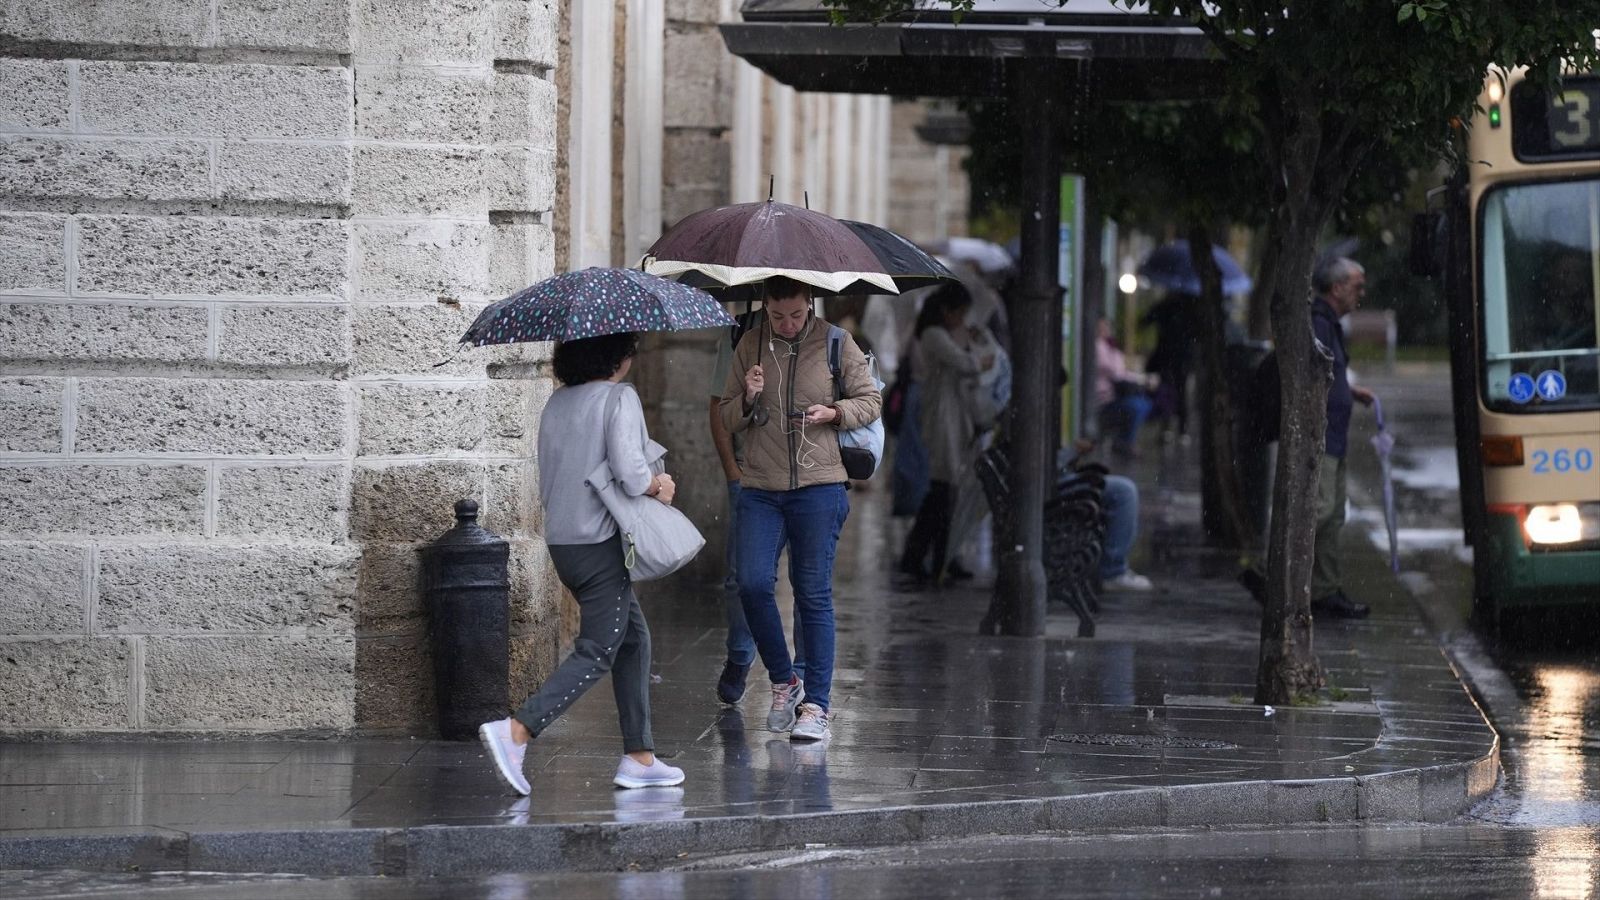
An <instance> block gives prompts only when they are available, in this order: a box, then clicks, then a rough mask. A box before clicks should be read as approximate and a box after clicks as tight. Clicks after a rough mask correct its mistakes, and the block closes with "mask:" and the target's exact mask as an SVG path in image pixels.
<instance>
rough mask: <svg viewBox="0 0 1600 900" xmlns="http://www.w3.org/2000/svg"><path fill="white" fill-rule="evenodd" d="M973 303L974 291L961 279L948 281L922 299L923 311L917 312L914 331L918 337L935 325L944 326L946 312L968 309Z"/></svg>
mask: <svg viewBox="0 0 1600 900" xmlns="http://www.w3.org/2000/svg"><path fill="white" fill-rule="evenodd" d="M971 305H972V292H970V291H968V290H967V286H966V285H964V284H962V283H961V282H959V281H947V282H945V283H944V284H942V285H940V286H939V288H938V289H937V290H935V291H934V292H933V293H932V294H929V295H928V297H927V298H926V299H925V300H923V301H922V311H921V312H919V313H917V322H916V325H915V326H913V328H912V333H913V334H915V335H916V336H918V337H921V336H922V333H923V332H924V331H927V330H928V329H929V328H932V327H933V326H935V325H939V326H943V325H944V317H945V314H946V313H953V312H955V311H956V310H959V309H966V308H967V307H969V306H971Z"/></svg>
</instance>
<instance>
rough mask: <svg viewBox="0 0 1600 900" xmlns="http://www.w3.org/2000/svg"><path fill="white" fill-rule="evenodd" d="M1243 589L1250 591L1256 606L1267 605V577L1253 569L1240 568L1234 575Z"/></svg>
mask: <svg viewBox="0 0 1600 900" xmlns="http://www.w3.org/2000/svg"><path fill="white" fill-rule="evenodd" d="M1236 577H1237V578H1238V580H1239V583H1240V584H1242V585H1244V589H1245V590H1247V591H1249V592H1250V596H1251V598H1253V599H1254V600H1255V601H1256V605H1257V606H1266V605H1267V577H1266V576H1265V575H1262V574H1261V573H1260V572H1258V571H1256V570H1255V569H1240V570H1239V574H1238V575H1237V576H1236Z"/></svg>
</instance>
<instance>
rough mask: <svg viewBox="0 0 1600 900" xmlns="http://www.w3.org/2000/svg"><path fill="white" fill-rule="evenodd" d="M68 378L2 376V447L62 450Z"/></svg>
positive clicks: (0, 443) (31, 451) (0, 417)
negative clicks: (62, 421) (62, 427)
mask: <svg viewBox="0 0 1600 900" xmlns="http://www.w3.org/2000/svg"><path fill="white" fill-rule="evenodd" d="M66 384H67V382H66V379H64V378H0V423H4V424H3V425H0V450H11V451H18V452H23V453H60V452H61V410H62V405H63V398H64V397H65V393H66Z"/></svg>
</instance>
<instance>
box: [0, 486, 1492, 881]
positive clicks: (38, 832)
mask: <svg viewBox="0 0 1600 900" xmlns="http://www.w3.org/2000/svg"><path fill="white" fill-rule="evenodd" d="M1144 469H1145V470H1146V471H1144V472H1142V473H1141V474H1142V477H1141V479H1140V480H1141V489H1142V491H1143V493H1144V518H1145V525H1146V527H1145V530H1144V533H1143V534H1142V535H1141V541H1140V552H1139V554H1138V555H1137V556H1136V558H1135V563H1136V567H1137V568H1139V569H1140V570H1141V571H1146V572H1147V573H1148V574H1150V575H1151V576H1152V577H1153V578H1154V580H1155V581H1156V583H1157V586H1158V590H1157V591H1155V592H1153V593H1150V594H1110V595H1107V596H1106V597H1105V598H1104V599H1103V604H1104V609H1103V612H1102V614H1101V616H1100V620H1099V624H1100V628H1099V636H1098V637H1096V638H1093V639H1077V638H1075V637H1071V635H1072V634H1074V633H1075V626H1076V622H1075V619H1073V617H1072V616H1071V614H1070V613H1069V612H1068V611H1067V610H1065V609H1064V608H1062V609H1059V610H1053V611H1052V617H1051V623H1050V635H1049V636H1047V637H1046V638H1044V639H1021V638H996V637H980V636H978V635H977V633H976V631H977V623H978V621H979V619H980V617H981V616H982V614H983V612H984V609H985V607H986V605H987V603H988V594H989V582H988V580H987V579H985V578H984V577H983V576H982V575H980V576H979V578H978V580H976V581H974V582H972V583H971V584H970V585H968V586H964V587H959V588H947V589H944V590H937V591H928V592H923V593H900V592H895V591H894V590H892V588H891V583H890V579H889V575H888V568H889V562H890V560H892V558H893V556H894V554H893V553H892V552H890V551H889V548H890V547H891V546H893V540H892V538H893V537H894V536H895V535H897V534H898V533H899V532H900V531H901V530H903V525H896V524H893V523H891V522H890V520H889V519H888V517H887V513H886V508H887V502H886V500H887V498H886V497H884V496H883V494H882V493H881V489H880V491H879V492H870V493H855V494H852V500H853V504H854V510H853V512H852V516H851V519H850V523H849V525H848V526H847V529H846V535H845V538H844V542H843V544H842V546H841V555H840V562H839V567H838V570H837V577H836V585H837V587H836V591H837V595H836V607H837V609H838V631H839V640H838V660H837V669H836V674H835V682H834V688H833V696H834V722H833V732H834V733H833V735H832V737H831V739H830V740H828V741H827V742H825V743H823V744H803V743H791V742H790V741H789V740H788V737H787V735H780V734H772V733H769V732H767V731H766V730H765V727H764V725H765V712H766V702H767V699H768V696H767V691H766V690H765V688H764V685H763V684H762V681H763V678H762V673H761V672H760V669H759V664H758V666H757V669H756V671H755V672H753V673H752V689H751V690H750V691H749V693H748V694H747V695H746V697H745V699H744V701H743V702H742V703H741V704H740V705H739V706H737V707H723V706H722V705H720V704H719V703H718V702H717V700H716V697H715V694H714V685H715V681H716V678H717V675H718V673H719V671H720V668H721V663H722V659H723V650H722V639H723V630H722V625H721V614H720V607H719V604H720V598H719V597H718V596H716V594H715V593H713V592H707V593H705V594H704V595H701V596H694V597H687V596H684V597H666V596H661V595H659V594H656V595H651V594H648V593H645V592H643V591H642V592H641V594H642V596H643V600H644V603H645V608H646V612H647V615H648V616H649V618H650V623H651V630H652V633H653V643H654V646H655V650H656V659H655V671H656V672H657V673H658V674H659V677H660V682H659V684H657V685H656V688H655V691H654V721H655V734H656V740H657V745H658V749H659V751H660V753H661V755H662V756H663V757H665V758H667V759H669V760H670V761H671V762H672V763H673V764H674V765H676V766H679V767H681V768H683V769H684V770H685V772H686V773H687V776H688V777H687V781H686V783H685V784H684V785H683V787H681V788H668V789H652V790H642V791H618V790H614V789H613V788H612V787H611V784H610V778H611V775H612V772H613V770H614V769H615V766H616V761H617V757H618V754H619V753H620V746H619V741H618V737H617V726H616V718H615V707H614V704H613V701H612V698H611V692H610V691H609V690H607V689H605V688H604V687H602V688H600V689H598V690H595V691H592V692H591V693H590V694H589V695H588V696H586V697H584V698H583V699H582V701H580V702H579V703H578V704H577V705H576V706H574V707H573V709H572V710H571V712H569V713H568V714H567V716H566V717H565V718H564V719H563V720H562V721H561V722H560V723H558V724H557V725H556V726H554V727H553V728H552V729H550V730H549V731H548V732H546V734H545V735H543V736H542V737H541V738H540V740H539V741H537V742H536V743H535V745H534V746H533V747H532V748H531V749H530V751H529V755H528V773H529V776H530V780H531V781H532V783H533V786H534V794H533V796H532V797H531V798H518V797H515V796H512V795H509V794H508V793H507V792H506V790H505V789H504V788H503V787H502V786H501V785H500V784H499V782H498V781H497V779H496V777H495V775H494V773H493V772H492V771H491V767H490V763H489V761H488V760H487V759H486V757H485V756H484V754H483V753H482V751H481V749H480V748H479V747H478V746H477V745H476V744H475V743H473V744H456V743H445V742H439V741H426V740H351V741H339V742H293V741H275V740H239V741H228V742H184V743H173V742H132V741H109V740H107V741H94V740H88V741H78V742H58V743H23V744H18V743H13V744H3V745H0V867H7V868H19V867H20V868H44V867H53V866H70V867H74V868H93V869H123V868H128V867H132V866H138V867H140V868H141V869H143V870H145V871H153V870H160V869H194V870H206V871H276V872H303V873H306V874H326V873H348V874H391V875H401V874H406V875H425V874H475V873H480V872H488V871H504V870H537V869H543V868H556V867H579V868H583V867H587V868H611V867H616V866H625V865H629V864H646V865H647V864H649V863H650V862H652V861H659V860H664V859H671V858H674V857H677V856H682V855H684V854H696V853H709V852H727V851H731V850H741V849H761V848H771V847H784V846H804V845H807V844H811V843H819V844H834V843H853V844H862V843H885V842H896V841H907V840H916V839H921V838H933V837H951V836H959V835H963V834H981V833H1027V832H1033V831H1043V830H1063V829H1077V828H1127V827H1146V826H1183V825H1206V824H1225V823H1232V824H1238V823H1258V824H1266V823H1287V822H1317V821H1351V820H1361V819H1365V820H1374V821H1417V820H1433V821H1437V820H1443V819H1448V818H1452V817H1454V816H1456V815H1457V814H1459V813H1460V812H1462V811H1464V810H1465V809H1466V808H1468V807H1469V806H1471V805H1472V803H1474V802H1475V801H1476V800H1477V799H1481V798H1482V797H1484V796H1486V795H1487V794H1488V793H1489V792H1490V791H1491V790H1492V789H1493V787H1494V784H1495V780H1496V777H1497V775H1498V742H1497V739H1496V737H1495V735H1494V732H1493V731H1492V730H1491V729H1490V728H1489V726H1488V725H1487V724H1486V722H1485V721H1484V718H1483V716H1482V714H1481V713H1480V712H1479V710H1478V709H1477V707H1476V706H1475V705H1474V704H1473V702H1472V700H1471V698H1470V697H1469V695H1468V694H1467V692H1466V690H1465V689H1464V688H1463V686H1462V684H1461V682H1460V680H1459V679H1458V678H1457V676H1456V674H1455V673H1454V672H1453V671H1452V669H1451V668H1450V666H1449V665H1448V663H1447V662H1446V660H1445V658H1444V656H1443V655H1442V654H1441V652H1440V650H1439V648H1438V646H1437V645H1436V644H1435V642H1434V640H1433V638H1432V637H1431V636H1430V635H1429V634H1428V632H1427V631H1426V629H1425V628H1424V626H1423V623H1422V621H1421V619H1420V618H1419V615H1418V613H1417V611H1416V609H1415V607H1414V605H1413V603H1412V601H1411V600H1410V598H1409V597H1407V596H1406V595H1405V594H1404V592H1403V590H1402V589H1401V587H1400V585H1399V583H1398V582H1396V581H1395V580H1394V579H1393V578H1392V577H1391V576H1390V575H1389V574H1388V573H1387V571H1386V570H1384V568H1383V567H1382V565H1381V564H1379V563H1378V561H1377V558H1376V555H1375V554H1374V553H1373V552H1372V551H1371V550H1370V549H1368V548H1366V547H1364V546H1361V545H1360V542H1359V541H1358V540H1357V539H1356V538H1357V536H1356V535H1355V534H1354V533H1353V531H1354V529H1352V530H1351V531H1352V533H1351V534H1349V535H1347V546H1348V547H1349V551H1350V553H1349V556H1350V558H1351V560H1352V563H1353V565H1352V566H1351V568H1352V570H1353V571H1352V575H1353V576H1354V578H1353V579H1352V581H1353V582H1354V583H1353V585H1352V587H1353V588H1354V589H1356V590H1359V591H1360V593H1361V594H1362V596H1363V597H1364V598H1365V599H1367V600H1368V601H1369V602H1371V603H1372V604H1373V606H1374V614H1373V616H1372V617H1371V618H1369V619H1367V620H1364V621H1361V622H1351V623H1347V622H1337V621H1335V622H1319V623H1318V629H1317V636H1316V639H1317V648H1318V653H1319V657H1320V659H1321V661H1322V663H1323V665H1324V666H1325V667H1326V669H1327V672H1328V679H1329V684H1330V689H1329V691H1328V692H1327V693H1328V696H1327V697H1326V698H1324V700H1323V701H1322V702H1321V703H1319V704H1318V705H1315V706H1306V707H1292V708H1279V709H1276V710H1271V711H1270V712H1269V711H1268V710H1265V709H1263V708H1261V707H1259V706H1254V705H1251V704H1250V703H1249V702H1248V701H1249V698H1250V696H1251V695H1252V693H1253V684H1254V671H1255V661H1256V643H1257V631H1258V628H1259V611H1258V609H1257V607H1256V606H1255V605H1254V604H1253V603H1252V602H1251V601H1250V600H1249V598H1248V596H1247V595H1246V594H1245V593H1244V592H1243V590H1242V589H1240V588H1239V587H1237V586H1236V585H1235V584H1234V583H1233V581H1232V579H1231V574H1232V573H1231V567H1230V566H1229V565H1228V564H1227V562H1226V561H1221V560H1217V559H1216V558H1215V554H1212V553H1210V552H1208V551H1206V550H1205V549H1204V548H1202V547H1200V546H1198V538H1197V533H1198V526H1197V524H1196V523H1197V519H1198V495H1197V491H1196V490H1194V489H1193V486H1192V485H1188V484H1183V483H1172V482H1165V483H1164V479H1163V477H1162V476H1161V475H1160V471H1161V467H1160V466H1159V465H1157V464H1155V463H1154V462H1152V463H1150V464H1147V465H1146V466H1145V467H1144ZM886 483H887V482H885V485H886ZM1152 548H1154V551H1155V552H1152Z"/></svg>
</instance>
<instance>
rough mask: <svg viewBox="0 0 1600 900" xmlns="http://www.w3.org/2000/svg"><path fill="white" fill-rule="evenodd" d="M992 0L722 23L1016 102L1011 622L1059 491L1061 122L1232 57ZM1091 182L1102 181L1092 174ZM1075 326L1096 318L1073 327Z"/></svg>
mask: <svg viewBox="0 0 1600 900" xmlns="http://www.w3.org/2000/svg"><path fill="white" fill-rule="evenodd" d="M1058 2H1060V0H1050V2H1041V0H979V2H978V4H977V6H976V8H975V9H973V10H972V11H970V12H968V13H967V14H966V15H965V16H964V17H962V18H961V20H960V22H959V23H957V22H956V20H955V17H954V16H953V15H952V13H951V12H950V11H949V10H948V9H947V8H946V7H945V5H944V4H937V3H922V4H919V7H925V8H919V9H917V10H916V11H914V12H910V13H906V14H902V15H900V16H898V17H896V18H894V19H891V20H889V21H886V22H881V23H877V24H851V25H834V24H832V21H831V16H830V13H829V11H828V10H827V9H826V8H825V7H823V6H822V4H821V3H820V2H817V0H746V2H745V3H744V4H743V5H742V6H741V8H740V13H741V18H742V21H740V22H733V23H727V24H724V25H722V26H721V30H722V37H723V41H724V42H725V43H726V44H727V46H728V49H729V50H730V51H731V52H733V53H734V54H735V55H736V56H739V57H741V58H743V59H744V60H746V61H747V62H749V63H751V64H753V65H755V66H756V67H757V68H759V69H761V70H762V71H764V72H766V73H767V74H768V75H770V76H772V77H773V78H774V79H776V80H777V81H779V82H782V83H783V84H786V85H788V86H790V87H793V88H795V89H796V90H800V91H814V92H825V93H858V94H888V95H893V96H899V97H972V98H995V99H1001V100H1004V101H1005V102H1007V103H1009V104H1011V106H1012V109H1013V117H1014V119H1015V120H1016V121H1017V122H1018V123H1019V128H1018V130H1017V133H1016V134H1011V135H981V134H974V135H972V138H971V139H972V140H974V141H981V140H1015V141H1017V142H1018V143H1019V145H1020V147H1019V149H1020V150H1021V156H1022V170H1021V171H1020V172H1018V174H1017V177H1018V178H1019V179H1020V182H1019V184H1020V187H1021V190H1020V191H1019V192H1018V193H1019V196H1020V197H1021V198H1022V202H1021V206H1022V209H1021V223H1020V224H1021V229H1020V237H1021V258H1020V260H1019V262H1018V279H1017V289H1016V290H1015V291H1014V292H1013V295H1012V297H1011V298H1010V300H1009V307H1008V310H1007V312H1008V316H1009V320H1010V329H1011V334H1010V337H1011V352H1012V363H1013V369H1014V376H1013V387H1012V402H1011V409H1012V416H1011V420H1010V430H1009V433H1010V437H1011V447H1010V456H1011V470H1010V483H1009V485H1008V488H1009V491H1008V493H1009V494H1010V496H1011V498H1012V512H1013V515H1012V517H1011V519H1012V522H1011V527H1010V528H1009V529H1008V533H1006V534H1004V535H1002V536H1001V537H1000V539H999V544H1000V546H999V547H998V548H997V549H998V550H999V553H998V557H999V561H1000V567H999V568H1000V571H999V578H998V580H997V582H996V585H995V610H996V611H997V612H998V613H999V616H998V620H999V625H1000V629H1001V631H1002V632H1003V633H1006V634H1017V635H1038V634H1042V633H1043V632H1044V623H1045V610H1046V605H1047V595H1046V585H1045V574H1044V566H1043V563H1042V549H1043V539H1044V504H1045V499H1046V497H1047V496H1048V495H1049V493H1050V492H1052V491H1053V488H1054V482H1055V476H1054V468H1055V449H1056V443H1057V435H1056V433H1055V429H1054V428H1053V427H1052V418H1051V417H1049V416H1042V415H1038V414H1036V412H1030V411H1038V410H1045V409H1050V408H1053V407H1054V406H1055V405H1056V404H1055V398H1056V392H1057V390H1058V384H1057V382H1058V378H1059V374H1058V373H1059V372H1060V366H1061V347H1060V340H1059V335H1060V334H1061V322H1060V319H1059V317H1060V311H1061V303H1060V298H1061V294H1060V290H1061V289H1060V287H1059V276H1060V273H1059V271H1058V268H1059V266H1058V259H1057V242H1058V240H1059V237H1058V235H1059V229H1060V203H1061V179H1060V176H1061V171H1060V169H1061V164H1060V159H1061V153H1062V150H1063V148H1064V141H1065V140H1066V139H1067V138H1066V135H1067V134H1068V131H1067V129H1066V128H1065V127H1064V126H1065V124H1066V123H1067V121H1068V120H1069V118H1070V117H1071V116H1073V115H1074V114H1082V113H1083V112H1084V111H1085V110H1087V109H1090V108H1092V106H1093V105H1094V104H1100V103H1127V102H1139V101H1153V100H1177V99H1200V98H1203V97H1206V96H1211V95H1215V94H1216V93H1217V92H1218V90H1219V85H1220V80H1221V61H1220V59H1219V58H1218V56H1217V55H1216V53H1215V51H1214V50H1213V48H1212V46H1211V44H1210V41H1209V40H1208V39H1207V38H1206V37H1205V35H1204V34H1202V33H1201V31H1200V30H1199V29H1198V28H1196V27H1194V26H1193V25H1191V24H1190V23H1188V22H1187V21H1186V20H1183V19H1175V18H1170V17H1163V16H1155V15H1151V14H1149V13H1148V12H1146V11H1144V10H1143V9H1142V8H1141V7H1139V6H1133V7H1131V8H1125V7H1122V6H1118V5H1115V4H1113V3H1112V2H1110V0H1071V2H1070V3H1064V4H1062V5H1060V6H1058V5H1057V3H1058ZM1091 189H1092V187H1091ZM1073 332H1074V333H1075V334H1082V333H1084V332H1083V329H1082V328H1081V327H1080V328H1074V329H1073Z"/></svg>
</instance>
